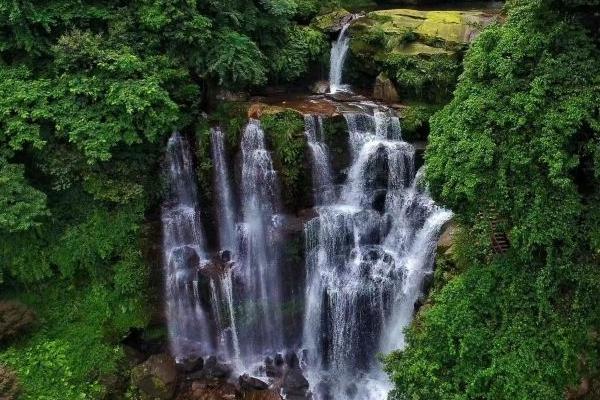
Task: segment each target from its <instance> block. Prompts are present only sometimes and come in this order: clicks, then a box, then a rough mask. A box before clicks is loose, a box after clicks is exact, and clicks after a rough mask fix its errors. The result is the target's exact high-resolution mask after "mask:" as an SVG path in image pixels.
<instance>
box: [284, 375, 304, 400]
mask: <svg viewBox="0 0 600 400" xmlns="http://www.w3.org/2000/svg"><path fill="white" fill-rule="evenodd" d="M308 386H309V384H308V380H306V378H305V377H304V375H302V370H300V369H299V368H294V369H289V370H287V371H286V373H285V375H284V376H283V382H282V384H281V388H282V390H283V393H284V394H285V395H286V398H290V396H297V397H298V396H299V398H303V397H306V396H308Z"/></svg>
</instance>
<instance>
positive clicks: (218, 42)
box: [207, 29, 267, 86]
mask: <svg viewBox="0 0 600 400" xmlns="http://www.w3.org/2000/svg"><path fill="white" fill-rule="evenodd" d="M207 71H208V72H209V73H211V74H214V75H215V76H216V77H217V78H218V80H219V85H232V86H239V85H241V86H244V85H260V84H261V83H264V82H265V81H266V73H267V70H266V60H265V58H264V56H263V55H262V53H261V52H260V50H259V49H258V47H257V46H256V44H255V43H254V42H253V41H252V40H251V39H250V38H249V37H247V36H245V35H242V34H240V33H237V32H234V31H231V30H229V29H224V30H223V31H221V32H218V33H217V34H216V39H215V41H214V42H213V43H212V46H211V47H210V49H209V51H208V54H207Z"/></svg>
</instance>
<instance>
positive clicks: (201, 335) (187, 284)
mask: <svg viewBox="0 0 600 400" xmlns="http://www.w3.org/2000/svg"><path fill="white" fill-rule="evenodd" d="M166 178H167V183H168V186H169V194H168V197H167V199H166V200H165V202H164V204H163V207H162V210H161V220H162V226H163V269H164V279H165V305H166V317H167V326H168V331H169V338H170V345H171V352H172V354H173V355H174V356H175V357H176V358H177V359H182V358H185V357H188V356H190V355H196V356H199V355H204V354H205V353H207V352H211V351H213V350H214V345H215V343H214V340H213V333H212V330H211V329H210V328H209V327H210V322H209V315H208V312H207V311H206V310H205V308H204V306H203V304H202V303H201V299H200V296H199V295H198V285H199V282H198V280H199V279H200V277H199V269H200V267H201V265H202V264H203V263H206V262H207V260H206V258H207V254H206V243H205V238H204V233H203V230H202V223H201V220H200V209H199V205H198V193H197V190H196V181H195V174H194V165H193V161H192V155H191V151H190V147H189V144H188V142H187V140H186V139H185V138H184V137H183V136H181V135H180V134H179V133H177V132H176V133H173V135H172V136H171V138H170V139H169V142H168V144H167V156H166Z"/></svg>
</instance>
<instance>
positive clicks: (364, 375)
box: [162, 102, 452, 400]
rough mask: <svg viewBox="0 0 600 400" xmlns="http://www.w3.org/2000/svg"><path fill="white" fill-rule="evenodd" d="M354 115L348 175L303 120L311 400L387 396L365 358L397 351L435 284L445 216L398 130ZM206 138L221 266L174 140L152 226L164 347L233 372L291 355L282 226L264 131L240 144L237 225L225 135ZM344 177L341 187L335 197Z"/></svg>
mask: <svg viewBox="0 0 600 400" xmlns="http://www.w3.org/2000/svg"><path fill="white" fill-rule="evenodd" d="M354 108H358V109H362V110H365V112H360V113H344V117H345V119H346V122H347V126H348V141H349V145H350V155H351V163H350V165H349V168H348V169H347V170H343V171H336V172H335V173H334V171H333V170H332V167H331V162H330V154H329V149H328V147H327V145H326V144H325V137H324V129H323V120H322V118H321V117H319V116H306V117H305V135H306V139H307V143H308V148H309V150H310V155H311V160H312V180H313V186H314V203H315V205H316V206H315V207H316V210H317V217H316V218H313V219H312V220H310V221H308V222H307V223H306V225H305V240H306V245H305V252H306V253H305V255H306V268H307V271H306V277H307V280H306V288H305V304H304V319H303V329H302V342H303V347H304V349H303V351H302V352H301V353H300V356H301V358H302V366H303V368H304V371H305V373H306V374H307V377H308V379H309V382H310V385H311V390H312V392H313V398H314V399H315V400H322V399H335V400H342V399H350V398H352V399H355V400H370V399H373V400H382V399H383V398H385V397H386V395H387V393H388V391H389V388H390V383H389V382H388V380H387V377H386V376H385V374H384V373H383V372H382V371H381V369H380V367H379V366H378V364H377V361H376V359H375V355H376V354H378V353H387V352H390V351H392V350H395V349H399V348H402V347H403V346H404V336H403V335H404V333H403V331H404V328H405V327H406V326H407V325H408V324H409V323H410V321H411V319H412V315H413V313H414V307H415V304H416V302H417V301H418V299H419V297H420V296H422V295H423V287H424V285H425V282H426V281H427V279H428V277H430V276H431V274H432V267H433V259H434V253H435V245H436V241H437V237H438V235H439V231H440V229H441V227H442V226H443V225H444V223H445V222H446V221H448V220H449V219H450V217H451V215H452V214H451V212H449V211H447V210H444V209H442V208H440V207H438V206H436V205H435V204H434V203H433V201H432V200H431V199H430V197H429V195H428V193H427V191H426V189H425V188H423V185H422V184H421V179H420V177H421V175H422V171H418V172H417V173H415V170H414V169H415V167H414V148H413V147H412V146H411V145H410V144H408V143H406V142H404V141H403V140H402V138H401V130H400V123H399V121H398V118H397V117H395V116H393V114H392V113H391V112H390V111H389V110H388V109H385V108H382V107H379V106H377V105H375V104H373V103H367V102H363V103H361V104H356V107H354ZM211 140H212V159H213V165H214V167H215V168H214V174H215V175H214V184H215V188H216V190H215V205H216V207H215V211H216V221H217V228H218V237H219V249H220V251H219V252H216V254H218V256H215V255H214V254H215V253H213V254H212V255H209V254H208V251H207V250H206V244H205V239H204V234H203V232H202V227H201V221H200V213H199V205H198V201H197V196H198V193H197V188H196V180H195V175H194V166H193V162H192V158H191V157H192V156H191V151H190V148H189V145H188V143H187V141H186V140H185V138H183V137H182V136H181V135H179V134H177V133H175V134H173V136H172V137H171V138H170V140H169V143H168V146H167V165H168V182H169V187H170V195H169V197H168V198H167V199H166V200H165V202H164V204H163V208H162V222H163V245H164V270H165V286H166V294H165V297H166V308H167V316H168V324H169V335H170V339H171V347H172V352H173V354H174V355H175V356H176V358H177V359H179V360H182V359H185V358H189V357H194V356H207V355H213V354H216V355H219V356H221V357H222V358H225V359H226V360H231V361H233V362H234V364H235V366H236V368H237V370H239V371H242V370H248V368H249V367H251V366H252V365H255V364H254V363H255V362H257V361H260V360H261V359H262V357H264V356H267V355H268V356H273V355H274V354H276V353H278V352H280V351H282V350H284V345H285V344H288V345H289V344H290V343H296V342H295V339H292V340H290V338H289V337H285V338H284V332H287V331H286V330H285V329H284V326H283V322H282V320H283V319H282V312H281V309H282V301H284V296H283V293H282V287H283V286H282V284H283V278H284V277H283V276H282V275H283V272H282V271H283V270H282V269H281V268H282V265H281V257H280V253H281V251H280V244H281V243H282V240H284V239H283V238H284V237H285V235H282V230H281V229H280V228H281V226H280V225H281V222H282V221H286V219H285V218H283V216H282V215H281V214H280V210H279V209H280V207H279V197H280V194H279V187H278V183H277V173H276V171H275V170H274V167H273V160H272V159H271V154H270V153H269V151H268V150H267V149H266V143H265V134H264V132H263V130H262V127H261V125H260V122H259V121H258V120H253V119H251V120H250V121H249V122H248V124H247V126H246V128H245V130H244V133H243V135H242V140H241V183H242V184H241V191H240V198H239V204H240V206H241V209H240V210H241V212H240V213H239V215H238V213H237V212H236V206H235V203H236V201H235V200H236V199H235V197H234V193H233V191H232V189H231V182H230V176H229V168H228V165H227V163H228V161H227V160H228V158H227V156H226V154H225V143H224V135H223V133H222V132H221V131H220V130H219V129H217V128H215V129H213V130H212V132H211ZM336 174H338V178H336V179H334V176H336ZM340 174H345V176H346V178H345V182H344V184H343V185H339V187H336V185H334V181H335V180H338V179H339V175H340ZM238 218H239V219H240V220H241V221H238ZM286 293H287V292H286ZM286 318H287V317H286ZM286 357H287V356H286ZM292 364H293V363H290V364H289V365H292ZM251 370H252V369H251ZM256 371H260V369H257V370H256ZM262 371H263V372H264V371H265V369H264V368H263V369H262Z"/></svg>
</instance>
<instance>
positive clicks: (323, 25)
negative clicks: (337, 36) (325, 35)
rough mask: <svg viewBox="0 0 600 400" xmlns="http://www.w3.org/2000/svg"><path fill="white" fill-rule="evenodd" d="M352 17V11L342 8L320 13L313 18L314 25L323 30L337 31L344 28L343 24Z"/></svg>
mask: <svg viewBox="0 0 600 400" xmlns="http://www.w3.org/2000/svg"><path fill="white" fill-rule="evenodd" d="M350 18H352V15H351V14H350V12H349V11H347V10H344V9H343V8H340V9H337V10H334V11H332V12H330V13H327V14H323V15H319V16H318V17H316V18H315V19H314V20H313V22H312V26H313V27H314V28H316V29H318V30H320V31H323V32H330V33H331V32H336V31H339V30H340V29H342V26H344V24H345V23H346V22H347V21H349V20H350Z"/></svg>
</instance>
